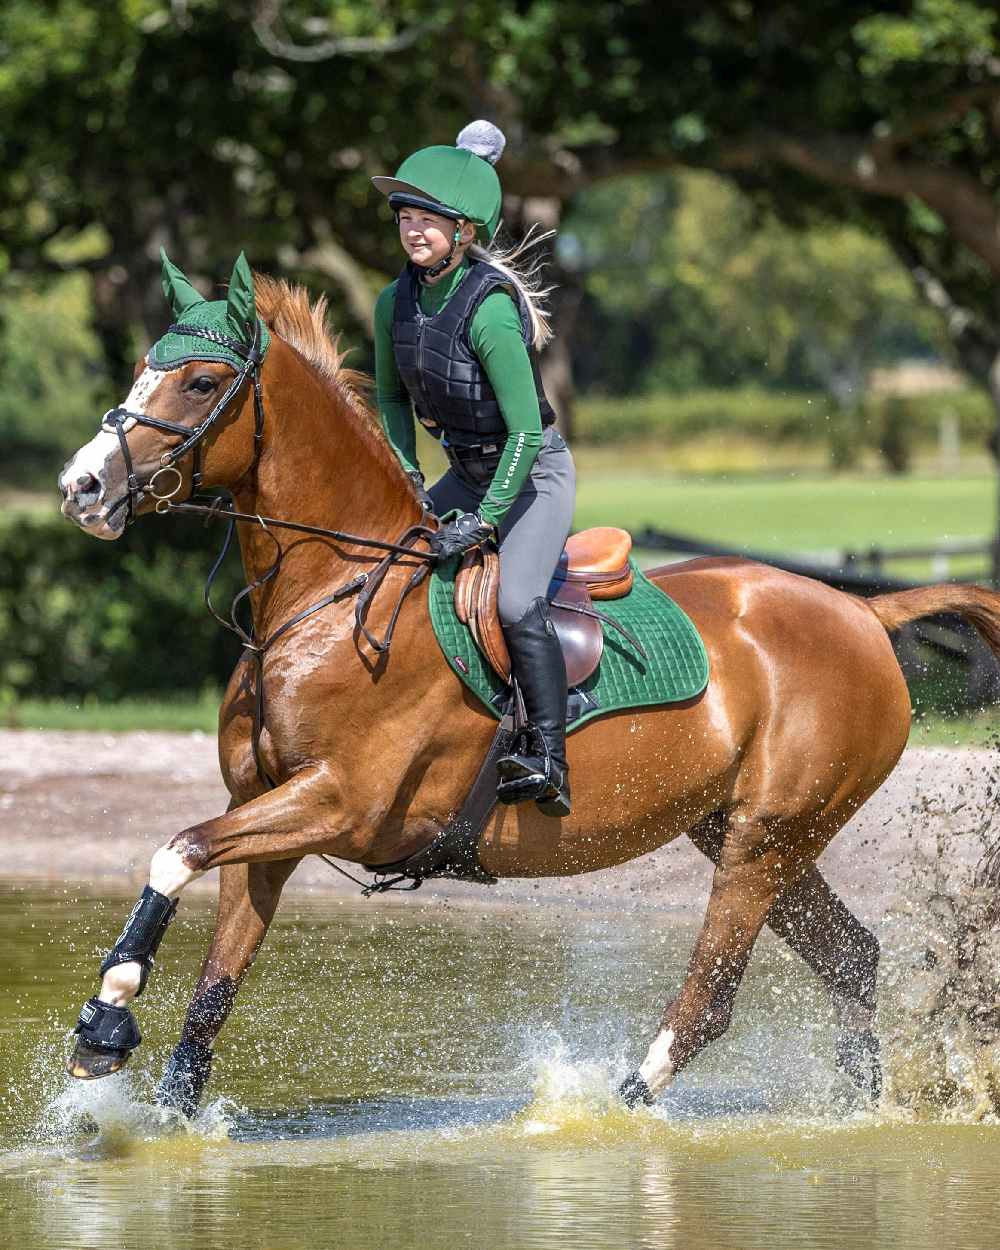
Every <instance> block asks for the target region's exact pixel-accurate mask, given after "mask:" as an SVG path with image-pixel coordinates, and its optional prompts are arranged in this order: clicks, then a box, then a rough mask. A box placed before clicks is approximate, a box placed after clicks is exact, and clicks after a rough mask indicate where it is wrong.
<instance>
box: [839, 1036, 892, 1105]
mask: <svg viewBox="0 0 1000 1250" xmlns="http://www.w3.org/2000/svg"><path fill="white" fill-rule="evenodd" d="M880 1049H881V1047H880V1046H879V1040H878V1038H877V1037H876V1035H875V1034H874V1033H873V1032H872V1031H871V1030H870V1029H866V1030H864V1031H863V1032H851V1033H842V1034H841V1036H840V1037H839V1038H838V1039H837V1060H836V1062H837V1068H838V1069H839V1070H840V1071H841V1072H843V1073H844V1075H845V1076H847V1077H849V1078H850V1079H851V1080H852V1081H853V1082H854V1084H855V1085H856V1086H857V1087H858V1089H859V1090H860V1091H861V1093H862V1094H863V1095H864V1097H865V1098H867V1099H868V1101H869V1102H871V1103H878V1102H879V1100H880V1099H881V1097H882V1064H881V1063H880V1062H879V1052H880Z"/></svg>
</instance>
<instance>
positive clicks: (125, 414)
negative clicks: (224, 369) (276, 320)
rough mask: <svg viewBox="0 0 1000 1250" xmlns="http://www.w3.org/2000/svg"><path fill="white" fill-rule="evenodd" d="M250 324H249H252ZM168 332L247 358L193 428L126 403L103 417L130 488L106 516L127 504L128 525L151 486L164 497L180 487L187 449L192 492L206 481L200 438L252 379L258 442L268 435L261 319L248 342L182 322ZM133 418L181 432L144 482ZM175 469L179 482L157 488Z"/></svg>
mask: <svg viewBox="0 0 1000 1250" xmlns="http://www.w3.org/2000/svg"><path fill="white" fill-rule="evenodd" d="M247 328H248V329H249V328H250V327H249V323H247ZM167 333H168V334H183V335H191V336H194V337H196V338H201V339H208V340H209V342H211V343H217V344H218V345H219V346H221V347H225V348H226V349H227V350H229V351H231V352H233V353H234V354H235V355H237V356H238V357H239V358H240V359H241V360H242V361H243V365H242V367H241V368H240V369H239V370H237V372H236V375H235V377H234V378H233V380H232V381H231V382H230V384H229V386H228V387H227V388H226V390H225V393H224V394H223V395H222V396H221V398H220V399H219V400H218V402H217V403H216V405H215V407H214V408H213V409H212V411H211V412H210V413H209V414H208V416H207V417H206V418H205V419H204V421H201V422H199V423H198V425H196V426H194V427H193V428H192V427H190V426H186V425H179V424H178V423H177V422H175V421H163V420H161V418H160V417H150V416H148V415H147V414H146V413H144V412H130V411H129V410H128V409H127V408H121V407H119V408H111V409H110V410H109V411H108V412H106V413H105V414H104V417H103V419H102V421H101V428H102V429H105V430H107V431H108V432H109V433H111V432H113V433H115V434H117V435H118V443H119V446H120V447H121V452H122V459H123V460H124V461H125V472H126V483H127V486H128V489H127V491H126V493H125V494H124V495H122V497H121V498H120V499H116V500H115V502H114V503H113V504H112V505H111V506H110V507H109V508H108V511H107V514H106V519H109V518H110V517H112V516H114V514H115V513H116V512H117V511H118V509H119V508H121V507H122V506H126V507H127V508H128V513H127V515H126V517H125V525H126V526H128V525H131V524H132V522H133V521H134V520H135V515H136V513H135V509H136V504H137V502H138V499H139V496H140V494H142V492H143V491H144V490H145V489H147V488H150V489H151V493H152V494H153V495H154V496H155V497H156V498H157V500H159V501H160V502H165V501H166V500H169V499H172V498H173V496H174V495H176V494H177V492H178V491H179V490H180V487H181V482H182V481H183V478H182V477H181V471H180V469H178V468H177V461H178V460H180V459H182V458H183V457H184V456H186V455H187V454H188V452H191V451H193V452H194V468H193V470H192V473H191V493H192V494H193V493H194V492H195V491H196V490H197V489H198V487H199V486H200V485H201V482H202V467H201V451H202V447H201V442H202V439H203V438H204V437H205V435H206V434H207V433H208V431H209V430H210V429H211V428H212V426H213V425H214V424H215V423H216V421H218V419H219V417H221V416H222V414H223V413H224V412H225V410H226V409H227V408H228V407H229V405H230V403H231V402H232V401H233V399H234V398H235V397H236V395H237V393H238V392H239V390H240V388H241V387H242V386H243V383H244V382H245V381H246V380H247V378H248V377H249V378H251V379H252V381H253V397H254V414H255V424H254V444H255V446H256V448H257V449H258V450H259V448H260V440H261V439H262V438H263V436H264V400H263V396H262V394H261V383H260V370H261V365H262V364H263V361H264V356H263V353H262V352H261V350H260V341H261V325H260V321H259V320H255V321H254V325H253V335H252V338H251V341H250V345H249V347H248V346H247V345H246V344H245V343H240V342H239V341H238V340H237V339H232V338H229V337H228V336H227V335H225V334H220V333H219V332H218V331H217V330H209V329H207V328H205V327H203V326H190V325H184V324H183V323H178V324H175V325H172V326H170V327H169V329H168V330H167ZM185 363H187V362H186V361H178V364H177V366H175V367H180V365H181V364H185ZM129 421H131V422H133V423H134V424H135V425H146V426H149V427H150V428H151V429H154V430H162V431H163V432H164V433H165V434H176V435H177V436H178V437H179V438H180V440H181V441H180V443H178V444H177V445H176V446H174V447H171V448H168V450H167V451H165V452H164V453H163V455H162V456H161V457H160V464H159V467H158V468H157V469H156V470H155V471H154V472H153V473H152V474H150V476H149V477H148V478H147V479H146V480H145V481H144V482H142V481H140V480H139V478H137V477H136V474H135V466H134V465H133V463H132V453H131V452H130V451H129V446H128V439H127V438H126V430H125V425H126V423H127V422H129ZM164 472H171V473H175V474H176V475H177V481H176V483H175V484H174V487H173V490H171V491H170V492H169V493H164V494H157V493H156V479H157V478H158V477H159V475H160V474H161V473H164Z"/></svg>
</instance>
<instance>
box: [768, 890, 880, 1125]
mask: <svg viewBox="0 0 1000 1250" xmlns="http://www.w3.org/2000/svg"><path fill="white" fill-rule="evenodd" d="M767 923H768V927H769V928H770V929H771V930H773V932H774V933H776V934H777V936H778V937H780V938H782V939H783V940H784V941H785V942H787V943H788V945H789V946H790V947H791V949H792V950H793V951H795V953H796V954H797V955H801V956H802V958H803V959H804V960H805V962H806V963H807V964H808V965H809V967H810V968H812V970H813V972H815V973H816V975H817V976H818V977H819V979H820V980H821V981H822V982H823V984H824V985H825V986H826V988H827V989H828V990H829V992H830V997H831V998H832V1000H833V1006H834V1010H835V1011H836V1013H837V1025H838V1030H837V1043H836V1045H837V1067H838V1068H840V1069H841V1071H842V1072H844V1073H846V1075H847V1076H849V1077H850V1078H851V1080H852V1081H853V1082H854V1083H855V1085H857V1087H858V1088H859V1089H860V1090H861V1091H862V1092H863V1093H864V1094H866V1095H867V1096H868V1097H869V1098H870V1099H872V1101H873V1102H874V1101H877V1100H878V1098H879V1097H880V1096H881V1093H882V1068H881V1065H880V1063H879V1042H878V1037H877V1035H876V1033H875V1028H874V1024H875V986H876V979H877V975H878V961H879V944H878V939H877V938H876V937H875V935H874V933H871V932H870V931H869V930H868V929H866V928H865V927H864V925H863V924H862V923H861V921H860V920H858V919H857V917H856V916H854V915H853V914H852V913H851V912H850V911H848V909H847V907H846V906H845V905H844V903H843V902H842V901H841V899H840V898H838V897H837V895H836V894H834V892H833V891H832V890H831V889H830V887H829V885H827V883H826V881H825V880H824V878H823V875H822V874H821V873H820V871H819V869H818V868H816V867H813V868H811V869H810V870H809V871H808V872H807V873H806V875H805V876H804V877H803V879H802V880H801V881H799V882H797V883H796V884H795V885H793V886H791V887H790V888H789V889H787V890H786V891H785V893H784V894H782V895H781V897H780V898H779V899H778V900H777V902H776V903H775V904H774V906H773V907H772V908H771V910H770V912H769V913H768V917H767Z"/></svg>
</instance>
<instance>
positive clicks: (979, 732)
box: [910, 708, 1000, 750]
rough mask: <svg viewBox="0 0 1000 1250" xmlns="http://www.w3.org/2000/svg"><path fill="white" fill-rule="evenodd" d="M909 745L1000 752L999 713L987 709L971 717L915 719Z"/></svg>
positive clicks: (933, 716)
mask: <svg viewBox="0 0 1000 1250" xmlns="http://www.w3.org/2000/svg"><path fill="white" fill-rule="evenodd" d="M910 746H913V747H991V748H992V749H993V750H997V749H1000V712H998V709H997V708H986V709H984V710H983V711H981V712H976V713H973V714H970V715H968V716H941V715H938V714H936V713H933V712H928V713H927V714H926V715H923V716H917V717H914V721H913V726H912V728H911V729H910Z"/></svg>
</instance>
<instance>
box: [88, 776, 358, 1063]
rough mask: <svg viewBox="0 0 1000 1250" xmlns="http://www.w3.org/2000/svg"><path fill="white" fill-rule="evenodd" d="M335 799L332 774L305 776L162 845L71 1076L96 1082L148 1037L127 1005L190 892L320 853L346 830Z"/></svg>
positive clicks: (107, 965)
mask: <svg viewBox="0 0 1000 1250" xmlns="http://www.w3.org/2000/svg"><path fill="white" fill-rule="evenodd" d="M332 800H333V796H332V794H331V784H330V779H329V777H328V775H327V773H326V771H325V770H323V769H314V770H308V771H303V772H301V773H297V774H296V775H295V777H293V778H292V779H291V780H289V781H286V782H285V783H284V784H283V785H281V786H278V787H277V788H276V789H274V790H271V791H269V792H268V793H267V794H264V795H261V796H260V797H258V798H256V799H252V800H251V801H250V802H249V803H245V804H243V805H242V806H241V807H237V808H233V809H232V810H231V811H229V812H227V813H226V814H225V815H224V816H219V817H217V818H216V819H214V820H208V821H205V822H203V823H202V824H200V825H193V826H192V827H191V828H190V829H185V830H183V831H182V832H181V833H178V834H176V835H175V836H174V837H173V838H171V840H170V841H169V842H168V843H167V845H166V846H162V847H160V849H159V850H158V851H157V852H156V853H155V854H154V856H153V858H152V862H151V864H150V872H149V884H148V885H147V886H146V887H145V889H144V890H143V892H142V894H141V895H140V896H139V901H138V902H137V903H136V905H135V906H134V907H133V908H132V911H131V913H130V914H129V917H128V919H127V920H126V922H125V928H124V929H123V930H122V932H121V934H120V935H119V937H118V940H117V941H116V942H115V944H114V946H113V947H112V948H111V950H110V951H109V952H108V954H107V956H106V957H105V959H104V961H103V963H102V964H101V968H100V972H101V978H102V980H101V988H100V990H99V991H98V993H97V994H96V995H95V996H94V997H93V998H90V999H88V1000H87V1002H86V1003H85V1004H84V1005H83V1008H82V1009H81V1012H80V1018H79V1021H78V1022H77V1026H76V1030H75V1031H76V1034H77V1042H76V1046H75V1048H74V1050H73V1053H72V1055H71V1056H70V1058H69V1060H68V1062H67V1065H66V1066H67V1071H68V1072H69V1073H70V1075H71V1076H75V1077H78V1078H80V1079H83V1080H89V1079H92V1078H95V1077H101V1076H109V1075H110V1074H111V1073H112V1072H117V1071H118V1070H119V1069H120V1068H122V1067H124V1065H125V1064H126V1063H127V1062H128V1058H129V1056H130V1055H131V1053H132V1051H133V1050H135V1048H136V1047H137V1046H138V1045H139V1043H140V1041H141V1040H142V1038H141V1034H140V1033H139V1026H138V1024H137V1023H136V1020H135V1017H134V1016H133V1015H132V1012H131V1011H130V1010H129V1006H128V1004H129V1003H130V1002H131V1001H132V999H133V998H137V997H138V996H139V995H140V994H141V993H142V991H143V990H144V989H145V986H146V980H147V978H148V976H149V972H150V969H151V968H152V966H153V958H154V956H155V955H156V952H157V949H158V948H159V945H160V942H161V941H162V939H163V935H164V933H165V932H166V929H167V926H168V925H169V923H170V921H171V920H172V919H173V916H174V912H175V911H176V909H177V900H178V898H179V896H180V893H181V891H182V890H183V889H184V887H185V886H186V885H188V884H190V882H191V881H193V880H194V879H195V878H196V877H199V876H201V875H202V873H204V872H206V871H207V870H208V869H209V868H214V867H216V866H221V864H223V863H230V864H238V863H247V862H251V861H253V862H263V861H277V860H283V861H288V860H290V859H296V858H300V857H301V856H302V855H303V854H305V853H306V852H307V851H309V850H315V849H319V848H321V847H322V846H323V845H324V843H328V842H329V840H330V837H331V832H332V833H336V832H339V831H340V829H339V828H338V827H337V826H336V825H334V826H333V828H332V830H331V822H332V821H334V820H336V818H337V815H338V809H337V805H336V803H334V802H333V801H332ZM289 871H290V869H289ZM272 914H273V913H272ZM268 919H269V920H270V917H268ZM265 929H266V925H265ZM261 937H263V933H262V934H261ZM223 1018H224V1017H223Z"/></svg>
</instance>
